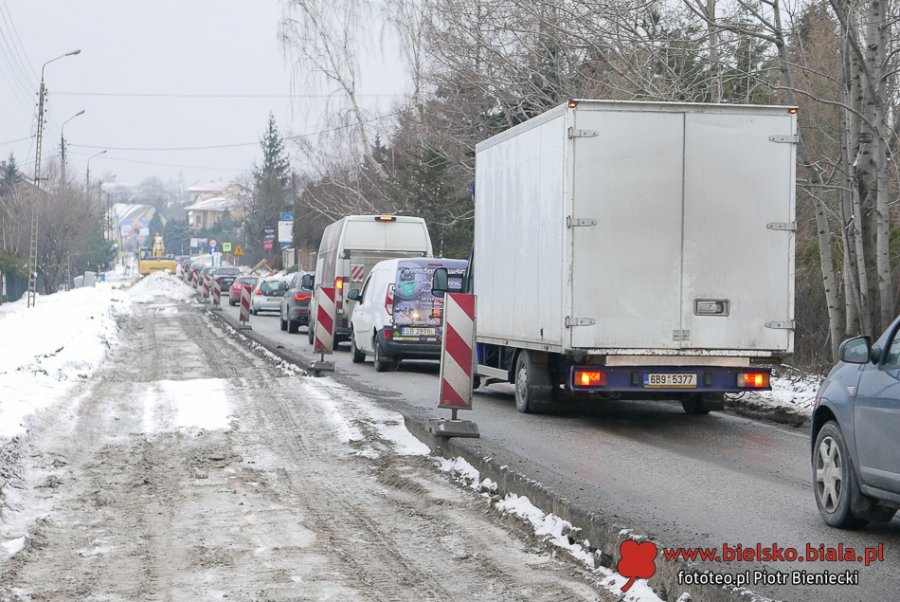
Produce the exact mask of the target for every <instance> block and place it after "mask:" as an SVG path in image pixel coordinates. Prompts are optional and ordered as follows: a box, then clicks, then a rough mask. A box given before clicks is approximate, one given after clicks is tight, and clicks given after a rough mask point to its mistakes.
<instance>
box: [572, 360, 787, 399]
mask: <svg viewBox="0 0 900 602" xmlns="http://www.w3.org/2000/svg"><path fill="white" fill-rule="evenodd" d="M594 374H596V375H597V376H593V375H594ZM586 375H589V376H586ZM770 376H771V370H770V369H769V368H760V367H753V368H748V367H720V366H677V367H676V366H591V365H585V366H578V365H576V366H571V367H570V369H569V376H568V382H567V385H568V387H569V389H571V390H572V391H582V392H587V393H641V395H647V396H651V397H657V396H660V395H671V394H673V393H678V394H684V393H740V392H744V391H768V390H771V386H770V384H769V380H770ZM673 381H674V383H675V384H673Z"/></svg>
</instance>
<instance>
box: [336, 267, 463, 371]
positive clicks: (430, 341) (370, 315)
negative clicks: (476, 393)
mask: <svg viewBox="0 0 900 602" xmlns="http://www.w3.org/2000/svg"><path fill="white" fill-rule="evenodd" d="M468 263H469V262H467V261H464V260H462V259H389V260H387V261H382V262H380V263H378V264H377V265H375V267H373V268H372V271H371V272H369V275H368V276H367V277H366V280H365V282H363V285H362V288H352V289H350V291H349V292H348V293H347V298H348V299H351V300H353V301H355V302H357V305H356V310H355V311H354V312H353V317H352V318H351V319H350V349H351V352H352V353H353V362H354V363H357V364H358V363H361V362H363V361H365V359H366V355H372V356H374V358H375V370H377V371H378V372H384V371H385V370H387V369H389V368H395V367H396V366H397V364H399V363H400V360H401V359H404V358H406V359H438V358H440V356H441V337H442V335H443V332H442V328H443V325H444V297H443V295H438V296H435V295H432V294H431V279H432V277H433V276H434V270H435V269H436V268H444V269H446V270H447V275H448V287H447V288H448V290H450V291H459V290H461V288H462V277H463V274H464V273H465V271H466V266H467V265H468Z"/></svg>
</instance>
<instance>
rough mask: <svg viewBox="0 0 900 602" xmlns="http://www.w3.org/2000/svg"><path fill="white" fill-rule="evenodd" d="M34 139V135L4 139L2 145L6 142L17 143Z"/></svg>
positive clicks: (0, 143)
mask: <svg viewBox="0 0 900 602" xmlns="http://www.w3.org/2000/svg"><path fill="white" fill-rule="evenodd" d="M32 139H34V136H33V135H32V136H25V137H24V138H16V139H15V140H4V141H3V142H0V145H4V144H15V143H16V142H22V141H24V140H32Z"/></svg>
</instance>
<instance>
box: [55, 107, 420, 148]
mask: <svg viewBox="0 0 900 602" xmlns="http://www.w3.org/2000/svg"><path fill="white" fill-rule="evenodd" d="M402 112H403V111H394V112H393V113H387V114H385V115H381V116H379V117H373V118H372V119H368V120H366V121H364V122H363V123H375V122H377V121H382V120H384V119H387V118H389V117H395V116H396V115H399V114H400V113H402ZM356 126H357V124H355V123H353V124H347V125H341V126H337V127H333V128H328V129H324V130H319V131H318V132H308V133H305V134H295V135H293V136H285V137H284V138H285V140H297V139H299V138H309V137H310V136H320V135H322V134H330V133H333V132H339V131H341V130H345V129H348V128H354V127H356ZM258 144H259V141H258V140H256V141H253V142H235V143H232V144H215V145H210V146H170V147H137V146H110V145H107V144H104V145H95V144H68V145H67V146H71V147H76V148H87V149H93V150H98V149H105V150H116V151H138V152H144V151H146V152H156V151H165V152H172V151H196V150H220V149H225V148H238V147H242V146H256V145H258Z"/></svg>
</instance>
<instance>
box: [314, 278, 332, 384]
mask: <svg viewBox="0 0 900 602" xmlns="http://www.w3.org/2000/svg"><path fill="white" fill-rule="evenodd" d="M335 310H336V308H335V304H334V287H327V286H323V287H320V288H319V289H317V290H316V318H315V335H316V338H315V343H314V346H313V353H318V354H319V361H318V362H313V363H312V364H311V365H310V369H311V370H312V371H313V374H315V375H316V376H319V372H325V371H329V372H333V371H334V362H326V361H325V354H326V353H328V354H331V353H332V351H333V349H334V321H335V314H336V311H335Z"/></svg>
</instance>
